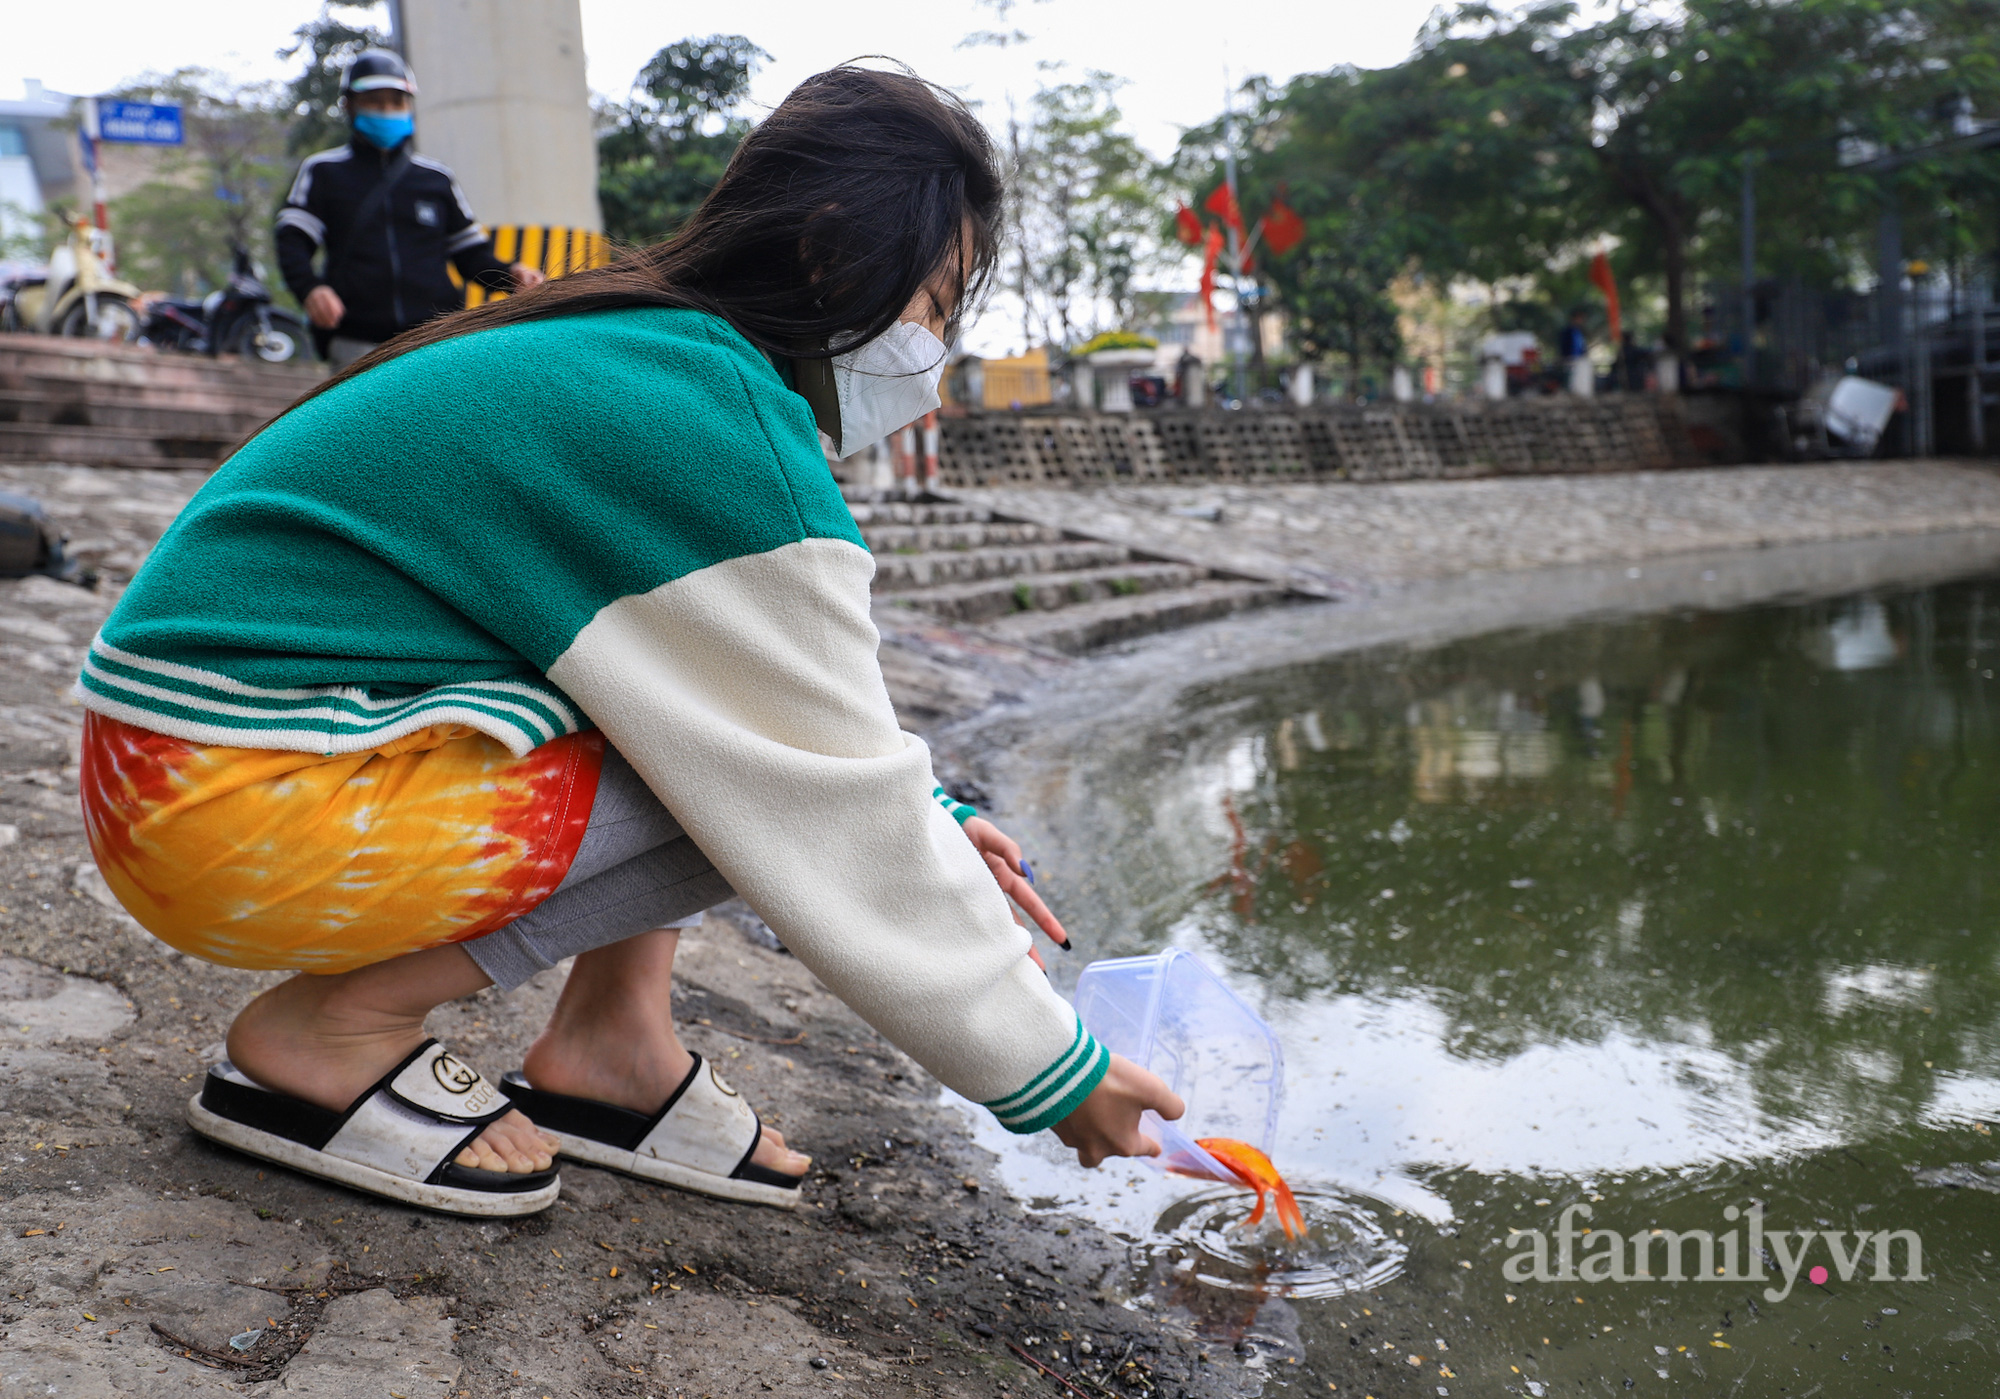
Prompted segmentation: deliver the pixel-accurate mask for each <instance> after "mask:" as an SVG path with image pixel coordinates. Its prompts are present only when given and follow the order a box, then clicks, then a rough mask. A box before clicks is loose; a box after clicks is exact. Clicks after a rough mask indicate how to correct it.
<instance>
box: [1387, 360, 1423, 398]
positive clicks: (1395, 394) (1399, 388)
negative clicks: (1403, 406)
mask: <svg viewBox="0 0 2000 1399" xmlns="http://www.w3.org/2000/svg"><path fill="white" fill-rule="evenodd" d="M1389 396H1390V397H1391V398H1393V399H1395V400H1396V402H1398V403H1409V402H1412V401H1414V400H1415V398H1416V396H1417V386H1416V383H1415V381H1414V380H1412V379H1411V378H1410V371H1409V370H1408V369H1407V368H1405V367H1404V366H1403V365H1400V364H1399V365H1397V366H1396V367H1395V368H1394V369H1392V370H1390V371H1389Z"/></svg>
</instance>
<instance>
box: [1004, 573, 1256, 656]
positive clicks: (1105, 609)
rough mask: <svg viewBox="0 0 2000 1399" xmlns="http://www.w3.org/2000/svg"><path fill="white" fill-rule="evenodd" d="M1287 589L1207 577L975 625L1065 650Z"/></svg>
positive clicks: (1226, 612) (1241, 606)
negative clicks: (1179, 585)
mask: <svg viewBox="0 0 2000 1399" xmlns="http://www.w3.org/2000/svg"><path fill="white" fill-rule="evenodd" d="M1290 596H1291V595H1290V593H1288V592H1287V591H1286V590H1285V589H1284V588H1281V587H1279V586H1277V585H1276V584H1274V583H1240V582H1226V581H1221V580H1210V581H1205V582H1200V583H1195V584H1191V585H1190V586H1188V587H1185V588H1174V589H1171V590H1169V591H1166V592H1158V593H1146V594H1142V595H1140V596H1138V597H1113V598H1106V599H1104V600H1103V601H1101V602H1087V603H1082V604H1080V605H1078V606H1075V607H1065V608H1062V609H1061V610H1059V611H1055V612H1016V613H1014V614H1013V615H1012V616H1010V617H1002V618H999V619H998V620H996V621H992V622H987V623H985V624H983V625H982V626H981V627H980V630H981V631H983V632H986V633H987V634H988V635H990V636H994V637H997V638H999V639H1000V640H1003V641H1011V642H1014V643H1016V644H1018V645H1022V646H1034V647H1039V648H1040V649H1042V650H1045V651H1063V652H1067V653H1069V654H1071V655H1075V654H1077V653H1080V652H1083V651H1089V650H1091V649H1093V648H1095V647H1098V646H1108V645H1110V644H1111V643H1112V642H1114V641H1129V640H1131V639H1132V638H1134V637H1139V636H1149V635H1151V634H1152V633H1154V632H1163V631H1173V630H1175V629H1177V628H1180V627H1191V626H1193V625H1195V624H1196V623H1197V622H1213V621H1215V620H1217V619H1218V618H1222V617H1228V616H1232V615H1234V614H1235V613H1238V612H1249V611H1252V610H1254V609H1256V608H1261V607H1272V606H1275V605H1277V604H1278V603H1281V602H1284V601H1285V600H1286V599H1287V598H1289V597H1290Z"/></svg>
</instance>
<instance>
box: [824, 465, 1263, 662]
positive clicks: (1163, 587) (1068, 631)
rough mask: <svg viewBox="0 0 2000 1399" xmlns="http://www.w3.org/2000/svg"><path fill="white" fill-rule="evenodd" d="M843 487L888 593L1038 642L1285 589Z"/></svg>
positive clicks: (1086, 638) (1090, 641)
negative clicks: (1223, 576)
mask: <svg viewBox="0 0 2000 1399" xmlns="http://www.w3.org/2000/svg"><path fill="white" fill-rule="evenodd" d="M842 494H843V495H844V496H845V497H846V498H847V501H848V506H849V508H850V509H851V510H853V512H854V519H855V523H857V524H858V525H860V526H861V534H862V538H863V539H865V540H866V541H867V542H868V546H869V548H870V549H872V550H874V552H875V591H876V593H877V594H879V595H881V596H882V597H883V598H884V600H885V601H893V602H895V603H898V604H900V605H901V606H904V607H908V608H911V609H913V610H916V611H920V612H923V613H926V614H928V615H929V616H932V617H935V618H937V619H938V620H939V621H941V622H947V623H950V624H951V625H953V626H961V627H967V628H972V629H975V630H977V631H979V632H982V633H984V634H986V635H988V636H991V637H994V638H996V639H1003V640H1006V641H1009V642H1012V643H1014V644H1016V645H1020V646H1027V647H1031V648H1033V649H1036V650H1041V651H1054V652H1059V653H1064V654H1069V655H1075V654H1078V653H1081V652H1084V651H1088V650H1090V649H1091V648H1093V647H1097V646H1103V645H1107V644H1109V643H1111V642H1116V641H1126V640H1130V639H1132V638H1134V637H1139V636H1146V635H1148V634H1150V633H1153V632H1160V631H1169V630H1172V629H1173V628H1176V627H1186V626H1192V625H1194V624H1195V623H1197V622H1209V621H1214V620H1216V619H1217V618H1220V617H1228V616H1231V615H1233V614H1235V613H1238V612H1246V611H1249V610H1251V609H1252V608H1259V607H1269V606H1272V605H1274V604H1276V603H1280V602H1283V601H1285V600H1286V599H1287V598H1288V597H1290V594H1289V593H1288V592H1287V591H1286V590H1285V589H1284V588H1283V587H1280V586H1278V585H1276V584H1270V583H1250V582H1240V581H1236V580H1233V579H1223V578H1218V577H1216V576H1215V575H1214V573H1212V572H1211V571H1210V570H1209V569H1207V568H1205V567H1203V566H1201V565H1198V564H1189V563H1174V562H1170V561H1163V560H1159V559H1145V558H1141V557H1140V556H1138V555H1136V554H1134V553H1133V552H1132V551H1131V550H1130V549H1128V548H1126V547H1125V546H1124V545H1122V544H1111V543H1106V542H1104V541H1102V540H1095V539H1080V538H1077V537H1076V536H1075V535H1074V534H1072V533H1068V532H1066V531H1063V530H1060V529H1057V528H1055V527H1054V526H1053V525H1035V524H1029V523H1026V522H1024V521H1021V520H1016V519H1009V518H1008V517H1006V516H1004V515H999V514H996V513H995V512H993V511H991V510H988V509H987V508H985V507H983V506H973V505H962V504H959V503H957V502H954V501H941V500H937V499H935V498H933V499H929V500H911V499H907V498H899V497H897V496H895V495H894V494H892V493H891V492H889V491H885V490H878V489H861V488H856V487H852V486H843V487H842Z"/></svg>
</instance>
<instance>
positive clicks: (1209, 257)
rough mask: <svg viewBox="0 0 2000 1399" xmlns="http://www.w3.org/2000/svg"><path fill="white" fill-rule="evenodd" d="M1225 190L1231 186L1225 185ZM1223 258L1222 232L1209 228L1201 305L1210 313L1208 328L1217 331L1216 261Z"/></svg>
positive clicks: (1204, 247)
mask: <svg viewBox="0 0 2000 1399" xmlns="http://www.w3.org/2000/svg"><path fill="white" fill-rule="evenodd" d="M1223 188H1224V189H1227V188H1229V186H1227V185H1224V186H1223ZM1221 256H1222V230H1221V229H1219V228H1217V227H1216V226H1215V225H1214V224H1210V225H1209V226H1208V237H1207V238H1206V239H1204V240H1203V242H1202V248H1201V305H1202V309H1203V310H1205V311H1207V312H1208V328H1209V329H1210V330H1214V329H1215V260H1216V259H1217V258H1218V257H1221Z"/></svg>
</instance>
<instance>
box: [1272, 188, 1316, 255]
mask: <svg viewBox="0 0 2000 1399" xmlns="http://www.w3.org/2000/svg"><path fill="white" fill-rule="evenodd" d="M1305 236H1306V221H1305V220H1304V219H1302V218H1300V217H1299V211H1298V210H1296V209H1294V208H1293V207H1292V206H1291V205H1289V204H1287V203H1286V202H1285V196H1284V195H1282V194H1281V195H1279V196H1278V197H1277V198H1276V199H1273V200H1272V201H1271V212H1270V213H1268V214H1266V215H1264V246H1265V247H1267V248H1269V249H1270V250H1271V251H1272V253H1273V254H1275V255H1276V256H1278V257H1283V256H1284V255H1285V254H1286V253H1288V252H1290V251H1291V250H1292V249H1293V248H1296V247H1297V246H1298V245H1299V242H1300V240H1301V239H1303V238H1304V237H1305Z"/></svg>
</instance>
